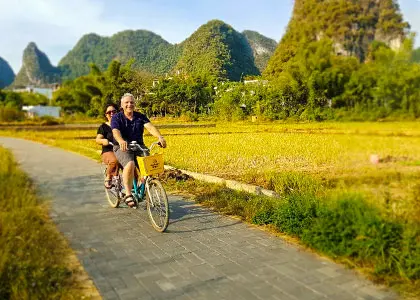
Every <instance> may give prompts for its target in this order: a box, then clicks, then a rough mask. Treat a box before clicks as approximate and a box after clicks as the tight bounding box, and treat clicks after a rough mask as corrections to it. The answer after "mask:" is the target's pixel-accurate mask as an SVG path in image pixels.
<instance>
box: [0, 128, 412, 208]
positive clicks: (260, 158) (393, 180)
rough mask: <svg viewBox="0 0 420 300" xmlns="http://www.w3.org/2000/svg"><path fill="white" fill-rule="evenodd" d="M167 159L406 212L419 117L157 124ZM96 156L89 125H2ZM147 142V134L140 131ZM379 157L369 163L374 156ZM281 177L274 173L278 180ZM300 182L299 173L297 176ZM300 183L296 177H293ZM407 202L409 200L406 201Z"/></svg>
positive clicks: (180, 165)
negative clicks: (313, 187)
mask: <svg viewBox="0 0 420 300" xmlns="http://www.w3.org/2000/svg"><path fill="white" fill-rule="evenodd" d="M161 131H162V133H163V135H164V136H165V137H166V139H167V141H168V145H169V147H168V149H167V150H166V151H165V160H166V163H167V164H169V165H172V166H174V167H177V168H181V169H187V170H190V171H196V172H202V173H207V174H212V175H216V176H221V177H225V178H231V179H236V180H240V181H243V182H248V183H253V184H257V185H260V186H263V187H266V188H270V189H274V190H276V191H277V192H280V193H281V192H284V189H287V186H286V187H285V186H284V185H285V184H286V185H287V184H288V183H287V182H286V183H284V182H280V183H278V182H279V180H280V181H282V180H283V181H284V178H285V176H286V177H287V178H288V179H287V181H290V180H291V179H290V177H296V178H297V179H296V180H297V181H299V178H301V177H302V176H303V177H304V178H311V179H313V180H315V182H316V184H317V185H319V186H320V187H319V188H318V190H319V192H323V193H324V192H326V191H329V190H336V189H341V190H343V189H344V190H348V189H350V190H354V191H358V192H363V193H364V194H366V195H367V196H368V198H370V199H372V200H374V201H375V202H376V203H377V204H381V203H383V202H384V201H388V204H389V201H391V202H392V203H391V204H392V206H393V209H394V210H395V212H396V213H397V214H400V213H402V212H408V207H405V206H411V204H412V198H413V197H414V196H413V193H415V190H416V189H417V182H418V179H420V172H419V170H420V123H417V122H411V123H408V122H407V123H315V124H287V123H286V124H279V123H277V124H276V123H268V124H249V123H248V124H244V123H235V124H231V123H226V124H219V123H218V124H217V125H216V126H214V127H192V128H165V127H163V128H161ZM0 134H2V135H12V136H16V137H23V138H27V139H32V140H36V141H40V142H42V143H47V144H50V145H54V146H58V147H62V148H66V149H69V150H72V151H75V152H79V153H81V154H84V155H87V156H89V157H91V158H94V159H99V154H98V150H99V149H100V147H99V146H98V145H96V144H95V142H94V137H95V135H96V132H95V130H92V129H89V130H74V131H51V132H50V131H5V130H3V131H0ZM145 139H146V143H147V144H150V143H151V142H152V141H153V137H151V136H146V138H145ZM374 155H377V156H378V157H379V162H378V163H376V164H375V163H373V162H372V161H371V160H372V158H374V157H373V156H374ZM279 178H280V179H279ZM300 181H301V180H300ZM297 184H298V185H299V182H298V183H297ZM407 201H408V202H410V205H406V204H404V203H406V202H407Z"/></svg>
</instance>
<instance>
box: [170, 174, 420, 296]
mask: <svg viewBox="0 0 420 300" xmlns="http://www.w3.org/2000/svg"><path fill="white" fill-rule="evenodd" d="M165 182H166V186H167V187H168V189H169V190H171V191H172V192H177V193H184V194H185V193H187V194H188V195H190V196H191V197H192V198H193V199H194V200H195V201H197V202H199V203H201V204H202V205H205V206H208V207H211V208H213V209H215V210H216V211H217V212H220V213H223V214H227V215H234V216H239V217H240V218H241V219H242V220H244V221H247V222H250V223H253V224H256V225H264V226H267V227H268V228H269V229H270V230H274V231H276V232H279V233H283V234H286V235H288V236H291V237H295V238H297V240H299V243H300V244H301V245H304V246H306V247H309V248H311V249H314V250H316V251H317V252H319V253H322V254H324V255H326V256H328V257H331V258H333V259H335V260H336V261H339V262H341V263H345V264H346V265H347V266H349V267H351V268H357V269H359V270H361V271H363V273H365V275H367V276H368V277H369V278H370V279H371V280H373V281H375V282H378V283H384V284H387V285H389V286H391V287H393V288H395V289H396V290H398V291H399V292H401V294H402V295H403V296H404V298H406V299H418V297H419V296H420V223H407V222H405V221H402V220H401V219H396V218H392V217H391V216H389V215H384V214H383V213H382V212H381V211H379V210H378V209H377V208H376V207H374V206H373V205H371V204H369V202H368V201H366V200H365V199H364V198H363V196H362V195H361V194H356V193H341V194H335V195H334V194H330V195H324V196H323V197H319V196H316V195H315V193H314V191H313V190H312V191H311V190H310V189H309V190H306V191H304V192H303V191H296V192H289V193H284V194H283V197H282V198H281V199H273V198H268V197H262V196H255V195H250V194H247V193H243V192H236V191H232V190H229V189H227V188H226V187H223V186H220V185H214V184H207V183H201V182H197V181H194V180H186V181H176V180H174V179H166V180H165ZM419 195H420V194H419Z"/></svg>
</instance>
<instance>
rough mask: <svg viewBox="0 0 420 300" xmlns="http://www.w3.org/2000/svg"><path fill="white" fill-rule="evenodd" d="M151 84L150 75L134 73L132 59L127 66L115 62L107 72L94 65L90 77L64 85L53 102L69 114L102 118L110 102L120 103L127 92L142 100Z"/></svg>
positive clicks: (55, 93) (55, 94)
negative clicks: (82, 114)
mask: <svg viewBox="0 0 420 300" xmlns="http://www.w3.org/2000/svg"><path fill="white" fill-rule="evenodd" d="M151 82H152V77H151V75H150V74H148V73H146V72H140V71H135V70H133V61H132V60H131V61H129V62H128V63H127V64H125V65H121V63H120V62H118V61H115V60H114V61H112V62H111V64H110V65H109V67H108V69H107V70H106V71H105V72H101V71H100V70H99V68H98V67H97V66H96V65H93V64H91V72H90V74H89V75H86V76H82V77H79V78H77V79H75V80H73V81H66V82H64V83H63V85H62V87H61V88H60V89H58V90H57V91H56V92H54V94H53V99H52V103H53V104H54V105H58V106H61V107H62V108H63V110H64V111H65V112H67V113H78V112H79V113H87V115H88V116H90V117H96V116H101V115H103V111H104V106H105V105H106V104H107V103H109V102H114V103H116V104H119V101H120V98H121V96H122V95H123V94H124V93H132V94H133V95H134V96H135V98H136V99H140V98H141V97H143V95H144V93H145V91H146V89H147V86H150V85H151Z"/></svg>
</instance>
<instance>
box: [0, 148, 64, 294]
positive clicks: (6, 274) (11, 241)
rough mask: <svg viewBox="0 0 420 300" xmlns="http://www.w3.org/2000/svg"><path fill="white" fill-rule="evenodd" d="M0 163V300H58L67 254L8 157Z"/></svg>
mask: <svg viewBox="0 0 420 300" xmlns="http://www.w3.org/2000/svg"><path fill="white" fill-rule="evenodd" d="M0 158H1V159H0V189H1V191H2V197H1V199H0V248H1V252H0V299H59V298H62V297H64V296H65V295H66V294H67V293H68V291H69V290H68V288H69V286H70V284H71V281H70V276H71V272H70V270H69V269H68V268H67V266H66V265H65V261H66V259H65V258H66V256H67V255H68V253H69V252H68V249H66V248H65V243H64V241H63V239H62V238H61V236H60V234H59V233H58V232H57V230H56V228H55V226H54V224H53V223H52V222H51V221H50V220H48V219H47V217H46V216H47V213H46V211H45V207H43V206H42V205H41V203H39V199H38V198H37V197H36V195H35V194H34V190H33V187H32V186H31V184H30V182H29V180H28V177H27V176H26V175H25V174H24V173H22V172H21V171H20V170H18V169H17V168H16V164H15V162H14V161H13V158H12V156H11V154H10V152H8V151H6V150H5V149H3V148H0Z"/></svg>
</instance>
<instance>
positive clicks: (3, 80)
mask: <svg viewBox="0 0 420 300" xmlns="http://www.w3.org/2000/svg"><path fill="white" fill-rule="evenodd" d="M14 79H15V73H14V72H13V70H12V68H11V67H10V65H9V63H8V62H7V61H5V60H4V59H3V58H1V57H0V89H1V88H4V87H7V86H9V85H10V84H11V83H12V82H13V80H14Z"/></svg>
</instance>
